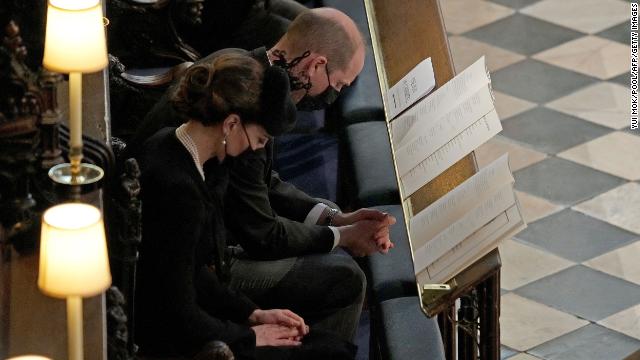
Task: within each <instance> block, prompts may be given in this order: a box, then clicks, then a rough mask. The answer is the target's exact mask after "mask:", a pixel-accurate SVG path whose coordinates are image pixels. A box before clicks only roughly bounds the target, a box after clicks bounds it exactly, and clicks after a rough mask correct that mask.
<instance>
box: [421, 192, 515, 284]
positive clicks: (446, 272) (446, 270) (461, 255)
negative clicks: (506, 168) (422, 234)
mask: <svg viewBox="0 0 640 360" xmlns="http://www.w3.org/2000/svg"><path fill="white" fill-rule="evenodd" d="M525 227H526V225H525V223H524V220H523V219H522V215H521V212H520V209H519V207H518V204H517V202H516V204H514V205H513V206H511V207H510V208H509V209H507V211H505V212H504V213H502V214H500V215H498V216H497V217H496V218H495V219H493V220H492V221H491V222H490V223H489V224H487V225H485V226H484V227H482V229H480V230H478V231H477V232H476V233H474V234H473V235H471V236H470V237H468V238H467V239H465V240H464V241H463V242H462V243H460V244H459V245H458V246H457V247H456V248H454V249H451V250H450V252H449V253H447V254H445V255H444V256H443V257H441V258H440V259H438V260H436V261H435V262H434V263H432V264H431V265H429V266H428V267H427V268H426V269H424V270H423V271H421V272H420V273H419V274H417V275H416V280H417V281H418V283H420V284H433V283H443V282H446V281H448V280H450V279H451V278H452V277H453V276H455V275H456V274H458V273H459V272H460V271H462V270H463V269H465V268H466V267H468V266H471V265H472V264H473V262H475V261H477V260H478V259H480V258H481V257H483V256H485V255H486V254H488V253H489V252H491V251H492V250H493V249H495V248H496V247H497V246H498V244H499V242H500V241H501V240H503V239H508V238H510V237H512V236H513V235H515V234H517V233H518V232H519V231H521V230H522V229H523V228H525Z"/></svg>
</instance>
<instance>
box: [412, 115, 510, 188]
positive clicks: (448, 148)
mask: <svg viewBox="0 0 640 360" xmlns="http://www.w3.org/2000/svg"><path fill="white" fill-rule="evenodd" d="M500 131H502V124H501V123H500V119H499V118H498V114H497V112H496V111H495V109H494V110H493V111H491V112H490V113H489V114H487V115H486V116H484V117H483V118H481V119H480V120H478V121H476V122H475V123H473V124H472V125H471V126H469V127H468V128H466V129H464V130H463V131H462V132H461V133H460V134H458V135H457V136H455V137H454V138H453V139H452V140H451V141H449V142H448V143H446V144H445V145H444V146H442V147H441V148H439V149H438V150H436V151H435V152H434V153H433V154H431V155H430V156H429V157H427V158H426V159H424V160H423V161H422V162H420V164H418V165H417V166H416V167H414V168H413V169H411V170H410V171H409V172H407V173H406V174H405V175H402V176H400V186H402V189H403V194H404V199H406V198H408V197H409V196H410V195H411V194H413V193H414V192H416V191H417V190H418V189H420V188H421V187H422V186H424V185H426V184H427V183H428V182H429V181H431V180H433V179H434V178H435V177H436V176H438V175H439V174H440V173H442V172H443V171H445V170H446V169H448V168H449V167H450V166H451V165H453V164H454V163H456V162H457V161H458V160H460V159H462V158H463V157H465V156H466V155H467V154H469V153H470V152H472V151H473V150H475V149H476V148H477V147H479V146H480V145H482V144H484V143H485V142H486V141H487V140H489V139H491V138H492V137H493V136H495V135H496V134H498V133H499V132H500ZM404 199H403V200H404Z"/></svg>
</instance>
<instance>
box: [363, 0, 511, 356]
mask: <svg viewBox="0 0 640 360" xmlns="http://www.w3.org/2000/svg"><path fill="white" fill-rule="evenodd" d="M365 5H366V10H367V17H368V22H369V28H370V32H371V36H372V44H373V48H374V57H375V60H376V67H377V71H378V77H379V79H380V87H381V91H382V95H383V96H382V97H383V99H386V89H388V88H390V87H391V86H393V85H394V84H396V83H397V82H398V81H399V80H400V79H401V78H402V77H403V76H405V75H406V74H407V73H408V72H409V71H410V70H411V69H412V68H414V67H415V66H416V65H417V64H418V63H420V62H421V61H422V60H424V59H426V58H429V57H430V58H431V60H432V63H433V70H434V74H435V79H436V88H438V87H440V86H442V85H443V84H445V83H446V82H447V81H449V80H450V79H452V78H453V77H454V75H455V73H454V67H453V62H452V58H451V53H450V51H449V46H448V41H447V35H446V31H445V27H444V23H443V17H442V13H441V9H440V5H439V3H438V1H437V0H400V1H399V0H365ZM385 113H386V114H387V123H389V121H390V118H389V116H388V114H389V109H388V104H386V103H385ZM390 140H391V141H393V140H392V139H391V133H390ZM392 144H393V142H392ZM394 158H395V156H394ZM477 170H478V168H477V164H476V162H475V157H474V154H473V153H470V154H468V155H467V156H466V157H464V158H463V159H462V160H460V161H458V162H457V163H456V164H455V165H453V166H451V167H450V168H449V169H448V170H446V171H445V172H443V173H442V174H440V175H439V176H437V177H436V178H435V179H433V180H431V181H430V182H429V183H428V184H427V185H425V186H423V187H422V188H421V189H420V190H418V191H417V192H416V193H414V194H413V195H411V196H410V197H408V198H407V200H405V201H403V210H404V214H405V218H406V219H410V218H411V216H412V214H415V213H417V212H419V211H420V210H422V209H424V208H426V207H427V206H428V205H430V204H432V203H433V202H434V201H436V200H437V199H439V198H441V197H442V196H443V195H444V194H446V193H448V192H449V191H451V190H452V189H454V188H455V187H456V186H458V185H459V184H461V183H462V182H463V181H465V180H466V179H468V178H469V177H471V176H472V175H473V174H474V173H476V172H477ZM396 175H398V174H397V166H396ZM398 179H399V176H398ZM412 255H413V254H412ZM500 267H501V263H500V256H499V253H498V250H497V249H496V250H494V251H492V252H490V253H489V254H487V255H485V256H484V257H483V258H482V259H481V260H479V261H477V262H475V263H474V264H473V265H471V266H470V267H468V268H466V269H465V270H464V271H462V272H461V273H459V274H457V275H456V276H455V277H454V278H451V279H449V281H448V282H447V283H448V284H449V285H451V290H449V291H448V292H446V293H444V294H442V295H439V296H432V295H431V294H430V293H429V292H428V291H423V286H424V285H429V284H417V286H418V293H419V295H420V297H421V303H422V308H423V311H424V312H425V313H426V314H428V315H429V316H435V315H437V316H438V322H439V325H440V330H441V333H442V336H443V341H444V344H445V351H446V356H447V359H455V358H456V353H457V358H459V359H477V358H478V356H480V358H482V359H499V354H500V331H499V314H500V284H499V279H500V276H499V275H500ZM456 300H460V306H459V308H458V309H456V305H455V304H456ZM456 332H457V336H456ZM478 334H479V335H478Z"/></svg>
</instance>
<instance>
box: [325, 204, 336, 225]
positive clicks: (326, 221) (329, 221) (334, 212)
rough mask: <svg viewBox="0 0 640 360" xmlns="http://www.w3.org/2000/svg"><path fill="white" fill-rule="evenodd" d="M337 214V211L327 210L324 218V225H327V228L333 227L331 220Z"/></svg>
mask: <svg viewBox="0 0 640 360" xmlns="http://www.w3.org/2000/svg"><path fill="white" fill-rule="evenodd" d="M337 213H338V209H334V208H329V212H328V213H327V217H325V218H324V223H325V224H327V226H333V218H334V217H335V216H336V214H337Z"/></svg>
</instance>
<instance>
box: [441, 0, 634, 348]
mask: <svg viewBox="0 0 640 360" xmlns="http://www.w3.org/2000/svg"><path fill="white" fill-rule="evenodd" d="M441 4H442V7H443V13H444V16H445V23H446V27H447V31H448V33H449V41H450V45H451V49H452V54H453V58H454V63H455V66H456V69H457V71H461V70H462V69H464V68H465V67H467V66H468V65H470V64H471V63H472V62H473V61H475V60H476V59H477V58H478V57H479V56H481V55H483V54H484V55H486V57H487V63H488V65H489V69H490V71H491V73H492V82H493V88H494V92H495V96H496V106H497V108H498V113H499V114H500V117H501V119H502V121H503V127H504V130H503V132H502V133H501V134H500V135H499V136H497V137H496V138H495V139H493V140H491V141H490V142H489V143H487V144H485V145H483V146H482V147H481V148H480V149H479V150H478V151H477V152H476V155H477V157H478V161H479V163H480V165H481V166H482V165H484V164H487V163H488V162H490V161H491V160H493V159H495V158H497V156H499V155H500V154H502V153H504V152H509V154H510V158H511V166H512V170H513V171H514V174H515V177H516V190H517V191H518V192H517V193H518V197H519V200H520V202H521V205H522V206H523V210H524V214H525V217H526V219H527V221H528V223H529V227H528V229H526V230H525V231H523V232H521V233H520V234H518V235H517V236H516V237H515V238H514V239H511V240H507V241H506V242H504V243H503V244H502V245H501V247H500V251H501V255H502V260H503V271H502V288H503V295H502V314H501V319H500V320H501V340H502V344H503V349H502V357H503V358H504V359H506V358H508V359H513V360H531V359H552V360H556V359H558V360H559V359H597V360H602V359H607V360H609V359H623V358H624V357H625V356H627V355H629V354H630V353H632V352H634V351H636V350H638V349H640V183H639V182H638V181H639V180H640V131H638V130H635V131H632V130H630V129H629V111H630V110H629V107H630V97H629V89H628V88H629V85H628V84H629V69H630V46H629V38H630V30H629V19H630V4H629V2H628V1H622V0H491V1H485V0H442V1H441Z"/></svg>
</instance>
